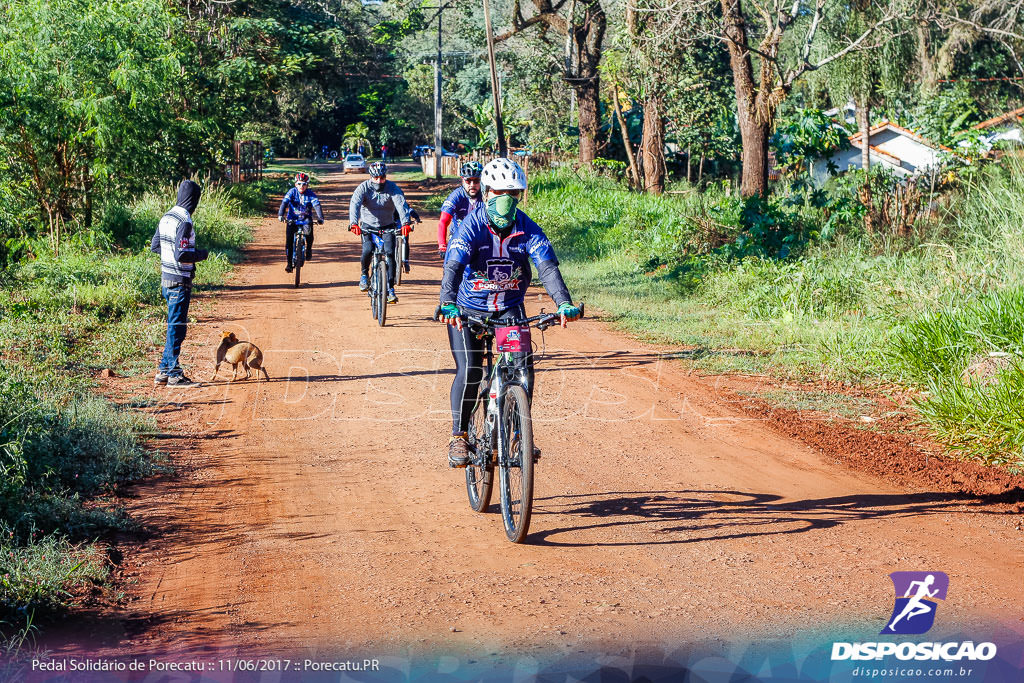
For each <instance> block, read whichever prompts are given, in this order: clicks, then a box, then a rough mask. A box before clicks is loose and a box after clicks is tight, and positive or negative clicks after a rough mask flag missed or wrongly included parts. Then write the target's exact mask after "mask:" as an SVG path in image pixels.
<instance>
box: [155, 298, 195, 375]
mask: <svg viewBox="0 0 1024 683" xmlns="http://www.w3.org/2000/svg"><path fill="white" fill-rule="evenodd" d="M160 289H161V292H162V294H163V295H164V299H166V300H167V341H166V342H165V343H164V355H163V357H162V358H161V359H160V372H162V373H163V374H165V375H167V376H169V377H170V376H174V375H181V374H184V371H183V370H182V369H181V366H180V365H178V355H179V354H180V353H181V343H182V342H183V341H185V332H186V331H187V330H188V304H189V302H190V301H191V300H192V284H191V283H188V284H179V285H176V286H174V287H161V288H160Z"/></svg>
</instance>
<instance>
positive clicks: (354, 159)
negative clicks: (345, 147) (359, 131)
mask: <svg viewBox="0 0 1024 683" xmlns="http://www.w3.org/2000/svg"><path fill="white" fill-rule="evenodd" d="M349 171H352V172H353V173H366V172H367V168H366V159H365V158H364V157H363V155H362V154H349V155H348V156H346V157H345V162H344V172H345V173H348V172H349Z"/></svg>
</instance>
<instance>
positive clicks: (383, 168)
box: [370, 161, 388, 178]
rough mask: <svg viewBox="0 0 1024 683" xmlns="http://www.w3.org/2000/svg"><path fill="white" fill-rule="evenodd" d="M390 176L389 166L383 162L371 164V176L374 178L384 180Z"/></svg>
mask: <svg viewBox="0 0 1024 683" xmlns="http://www.w3.org/2000/svg"><path fill="white" fill-rule="evenodd" d="M387 174H388V165H387V164H385V163H384V162H383V161H375V162H373V163H372V164H370V176H371V177H373V178H383V177H384V176H386V175H387Z"/></svg>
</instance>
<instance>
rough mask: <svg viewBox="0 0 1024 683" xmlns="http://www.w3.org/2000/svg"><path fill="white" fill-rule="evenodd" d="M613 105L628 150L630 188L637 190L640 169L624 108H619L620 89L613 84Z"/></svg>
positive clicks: (624, 144)
mask: <svg viewBox="0 0 1024 683" xmlns="http://www.w3.org/2000/svg"><path fill="white" fill-rule="evenodd" d="M612 104H613V105H614V106H615V117H616V118H617V119H618V120H619V128H620V129H621V131H622V144H623V146H624V147H625V148H626V159H628V160H629V186H630V187H632V188H633V189H635V190H638V189H640V169H639V168H637V165H636V157H635V156H633V143H632V142H630V139H629V127H628V126H627V125H626V117H624V116H623V115H622V107H621V106H619V87H618V84H616V83H613V84H612Z"/></svg>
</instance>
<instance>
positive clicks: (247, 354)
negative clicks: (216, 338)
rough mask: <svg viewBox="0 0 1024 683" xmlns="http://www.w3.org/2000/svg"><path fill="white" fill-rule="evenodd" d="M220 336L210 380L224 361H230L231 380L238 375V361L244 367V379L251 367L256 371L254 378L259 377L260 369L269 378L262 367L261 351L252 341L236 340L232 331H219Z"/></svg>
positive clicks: (215, 375)
mask: <svg viewBox="0 0 1024 683" xmlns="http://www.w3.org/2000/svg"><path fill="white" fill-rule="evenodd" d="M220 337H221V339H220V346H218V347H217V367H215V368H214V369H213V377H211V378H210V381H211V382H212V381H213V380H214V378H216V377H217V372H218V371H219V370H220V364H221V363H223V362H225V361H227V362H228V363H231V369H232V370H233V372H232V373H231V381H234V380H235V377H237V376H238V364H239V363H241V364H242V367H243V368H245V378H246V379H249V377H250V374H249V370H250V369H252V370H255V371H256V379H259V377H260V370H262V371H263V376H264V377H265V378H266V379H267V380H270V375H268V374H267V369H266V368H265V367H263V352H262V351H260V349H259V347H258V346H256V345H255V344H253V343H252V342H247V341H238V337H236V336H235V333H234V332H221V335H220Z"/></svg>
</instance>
